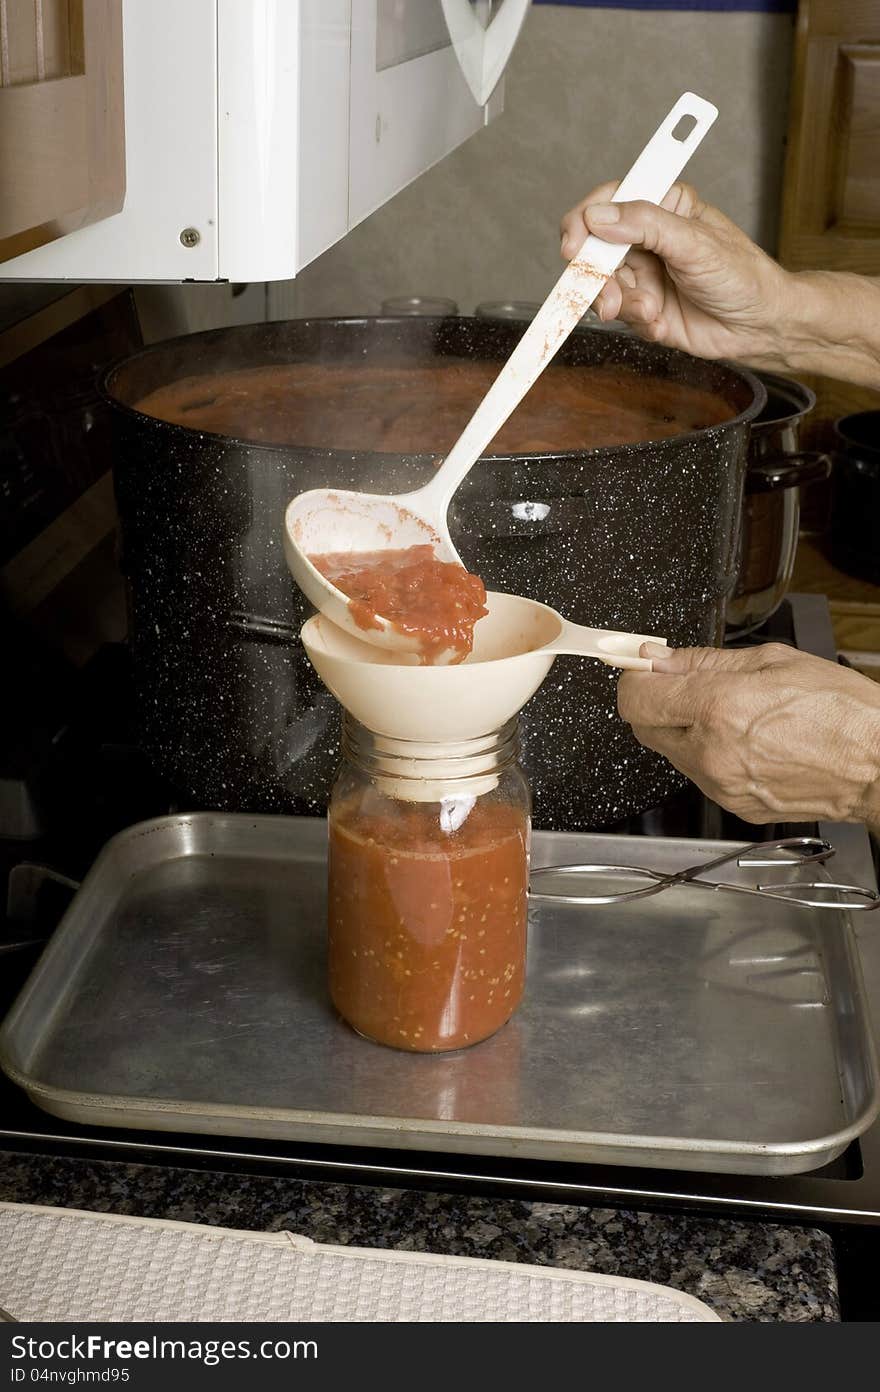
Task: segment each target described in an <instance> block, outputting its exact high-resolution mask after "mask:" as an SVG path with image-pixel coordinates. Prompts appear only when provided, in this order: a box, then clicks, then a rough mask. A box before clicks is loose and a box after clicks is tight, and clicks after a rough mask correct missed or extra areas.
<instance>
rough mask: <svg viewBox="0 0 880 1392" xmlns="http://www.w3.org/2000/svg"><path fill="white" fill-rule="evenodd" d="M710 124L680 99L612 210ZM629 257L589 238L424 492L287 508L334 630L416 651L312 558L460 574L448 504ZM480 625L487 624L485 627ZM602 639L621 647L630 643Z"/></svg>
mask: <svg viewBox="0 0 880 1392" xmlns="http://www.w3.org/2000/svg"><path fill="white" fill-rule="evenodd" d="M717 115H718V112H717V110H716V108H715V107H714V106H712V105H711V104H710V103H709V102H707V101H703V99H702V98H701V97H697V96H694V95H693V94H692V93H690V92H688V93H685V95H684V96H682V97H681V98H680V99H679V100H678V101H677V102H676V104H675V106H674V107H673V108H672V110H671V111H670V113H669V115H668V116H667V117H666V119H665V120H664V121H663V123H662V124H661V126H660V127H659V129H658V130H657V131H656V133H655V134H654V135H653V136H652V137H651V139H650V141H649V142H648V144H647V145H646V146H645V148H644V150H643V151H642V153H641V154H640V155H639V157H638V159H637V160H636V162H635V164H634V165H633V166H632V168H631V169H630V171H629V173H628V174H627V176H626V178H625V179H624V180H623V182H622V183H621V184H620V187H619V188H618V190H617V192H616V193H615V195H614V199H615V201H617V202H629V201H632V200H633V199H644V200H647V201H649V202H652V203H660V202H662V200H663V198H665V196H666V194H667V193H668V192H669V189H670V188H671V187H672V185H673V184H674V183H675V180H676V179H677V178H678V176H679V174H680V173H681V171H682V170H683V168H684V166H685V165H686V163H687V161H688V160H689V158H690V156H691V155H692V154H693V152H694V150H696V148H697V146H698V145H699V144H700V142H701V140H702V139H703V136H704V135H705V134H706V132H707V131H708V129H709V128H710V126H711V125H712V123H713V121H714V120H715V118H716V116H717ZM689 120H690V121H692V122H693V124H692V125H691V127H690V130H689V131H688V133H687V134H683V133H682V134H676V131H679V130H680V128H681V127H683V126H684V125H687V124H688V122H689ZM628 251H629V247H627V246H612V245H611V244H610V243H608V242H603V241H602V240H601V239H600V238H598V237H595V236H589V237H588V238H587V240H586V241H585V242H584V245H583V247H582V248H581V250H580V252H579V253H578V255H577V256H576V257H575V258H574V260H573V261H571V262H570V263H569V265H568V266H567V268H566V269H565V270H564V271H563V273H562V275H561V276H560V277H559V280H558V281H557V282H556V285H555V286H554V287H553V289H552V290H551V292H550V294H549V295H548V297H547V299H546V300H545V302H544V304H543V305H542V306H541V308H540V309H539V311H538V313H537V314H536V315H535V318H534V319H533V320H532V322H531V324H530V325H529V327H528V328H527V329H526V331H525V333H524V334H523V336H522V338H521V339H520V341H519V343H518V344H517V346H516V348H515V349H514V351H513V352H512V353H511V355H510V357H509V358H508V360H507V362H506V363H505V364H504V366H503V367H502V369H501V371H500V372H499V374H498V376H497V378H496V379H495V381H494V382H493V384H492V386H491V387H490V388H489V390H488V392H487V393H486V395H485V396H484V398H483V400H482V401H481V403H480V405H479V406H478V407H477V410H476V411H475V412H474V415H473V416H472V417H471V420H470V421H469V423H468V424H467V426H466V427H465V429H464V431H463V432H462V434H461V435H460V437H459V439H458V440H457V441H456V443H455V444H454V445H453V447H452V449H451V450H450V452H449V454H448V455H447V456H446V459H445V460H444V462H443V464H442V466H441V468H440V469H439V470H438V471H437V473H436V475H435V476H434V478H433V479H432V480H431V481H430V483H428V484H426V485H425V486H424V487H423V488H419V489H417V490H415V491H414V492H411V493H402V494H397V495H388V494H379V493H359V492H356V491H351V490H340V489H326V488H321V489H312V490H310V491H309V492H307V493H301V494H300V495H299V496H298V497H296V498H294V499H293V501H292V502H291V503H290V505H289V506H288V508H287V511H286V514H285V519H284V524H285V525H284V550H285V556H286V559H287V563H288V566H289V567H290V570H291V573H292V575H293V578H294V579H295V580H296V582H297V584H298V585H299V587H300V589H301V590H302V591H303V593H304V594H305V595H306V597H307V598H308V599H309V600H310V601H311V603H312V604H314V606H315V608H316V609H318V610H320V611H321V613H322V614H324V615H325V616H326V617H327V618H328V619H329V620H331V621H332V622H333V623H334V624H337V625H338V626H339V627H340V628H342V629H345V630H347V631H348V632H349V633H350V634H352V635H353V636H354V637H356V638H358V639H360V640H361V641H365V642H368V643H371V644H375V645H377V646H379V647H382V648H390V649H394V650H396V651H397V652H398V653H407V652H410V653H414V652H417V651H418V648H419V641H418V638H417V637H414V636H412V635H407V634H404V633H401V632H400V631H399V630H398V628H397V627H396V626H394V625H393V624H391V623H390V622H389V621H388V620H387V619H386V618H384V617H383V616H382V615H377V616H376V627H373V628H369V629H366V630H365V629H364V628H362V627H359V626H358V625H357V624H356V622H355V620H354V617H353V615H352V613H351V610H350V608H349V601H348V596H347V595H345V594H343V592H342V591H341V590H339V589H337V588H336V586H335V585H333V584H332V583H331V582H330V581H329V580H327V579H326V578H325V577H324V576H323V575H322V574H321V572H320V571H319V570H318V569H317V568H316V567H315V566H314V565H313V564H312V562H311V560H310V559H309V556H317V555H326V554H328V553H338V552H349V551H351V552H375V551H383V550H389V549H394V550H403V549H405V548H408V547H411V546H418V545H422V546H424V545H425V544H426V543H429V544H431V545H432V547H433V550H434V554H435V555H436V557H437V558H438V560H441V561H450V562H453V563H456V564H458V565H461V564H462V562H461V559H460V557H459V555H458V552H457V551H456V549H455V547H454V546H453V544H452V540H451V538H450V535H449V529H448V526H447V521H446V513H447V509H448V507H449V503H450V500H451V498H452V495H453V494H454V493H455V490H456V489H457V488H458V486H459V484H460V483H461V481H462V479H464V477H465V476H466V474H467V473H468V472H469V470H470V469H471V468H472V466H473V465H474V464H475V463H476V461H477V460H478V459H479V458H480V456H481V454H483V452H484V451H485V449H486V447H487V445H488V444H489V443H490V441H491V440H492V439H494V437H495V435H496V434H497V433H498V431H499V430H500V429H501V427H502V425H503V424H504V422H505V421H506V420H507V418H508V417H509V416H510V414H511V413H512V412H513V411H514V410H515V408H516V407H517V406H518V405H519V403H520V401H521V400H522V399H523V397H524V396H525V394H526V392H527V391H528V390H529V388H530V387H531V386H532V385H533V384H534V382H535V381H536V380H537V378H538V377H539V376H540V374H541V373H542V372H543V370H544V368H545V367H546V366H547V364H548V363H549V362H550V360H551V359H552V358H553V356H554V354H555V353H556V351H557V349H558V348H560V347H561V345H562V344H563V343H564V342H565V340H566V339H567V338H568V336H569V334H570V333H571V332H572V330H573V329H574V328H575V327H576V325H577V324H578V323H579V321H580V320H581V318H582V317H583V315H584V314H585V313H586V311H587V310H588V309H589V307H590V305H591V304H592V303H593V300H594V299H595V298H596V296H597V295H598V293H599V291H600V290H601V289H602V286H603V285H604V284H605V282H606V280H607V279H608V277H609V276H610V275H611V274H612V273H613V272H614V271H615V270H616V269H617V267H618V266H619V265H620V264H621V262H622V261H623V260H624V258H625V257H626V254H627V252H628ZM524 602H528V601H524ZM479 622H480V624H487V623H489V622H490V619H489V618H486V619H482V620H480V621H479ZM594 632H595V630H594ZM609 636H613V637H614V638H615V639H619V638H621V637H624V638H625V637H627V636H631V635H609ZM632 637H633V643H634V644H635V646H633V645H632V644H630V645H629V649H628V656H629V658H630V659H632V661H631V662H630V663H628V664H627V665H635V664H636V663H637V665H644V666H646V667H647V666H650V662H649V661H648V660H647V659H639V658H638V646H639V641H640V640H639V639H638V638H637V637H636V636H632ZM579 650H580V651H581V652H585V651H589V655H592V656H597V657H600V658H602V660H603V661H608V662H610V663H612V665H617V663H616V660H615V654H614V653H613V652H612V653H609V652H608V651H607V650H606V651H605V652H603V651H602V650H601V649H600V648H599V647H598V646H597V647H596V649H595V651H592V650H585V649H584V648H583V647H581V648H580V649H579ZM616 652H617V655H627V649H626V645H623V646H621V644H620V643H619V642H618V643H617V644H616ZM453 656H454V654H453V653H452V652H451V651H450V652H448V653H444V654H441V655H440V657H439V658H438V662H439V663H441V664H442V663H443V662H445V661H449V660H450V659H451V658H452V657H453Z"/></svg>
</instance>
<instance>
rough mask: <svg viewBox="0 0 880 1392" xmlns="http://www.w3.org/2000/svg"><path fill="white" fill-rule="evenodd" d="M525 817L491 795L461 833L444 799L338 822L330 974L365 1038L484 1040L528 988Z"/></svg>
mask: <svg viewBox="0 0 880 1392" xmlns="http://www.w3.org/2000/svg"><path fill="white" fill-rule="evenodd" d="M528 837H529V821H528V816H527V814H526V813H525V812H524V811H523V810H521V809H519V808H517V807H514V806H511V805H508V804H505V803H499V802H493V801H491V800H486V799H481V800H479V801H478V802H477V803H476V805H475V806H474V807H473V808H472V809H471V811H470V814H469V815H468V816H467V818H466V819H465V821H464V822H463V824H462V825H461V826H460V827H459V828H458V829H457V830H455V831H452V832H449V833H446V832H443V831H442V830H441V828H440V826H439V824H438V809H437V806H436V804H433V805H432V804H419V803H411V804H407V805H400V804H398V805H397V806H396V807H395V809H394V811H393V812H392V813H382V812H366V811H363V810H360V809H357V808H355V807H354V806H353V805H352V806H348V805H346V803H345V802H342V803H341V804H340V805H339V806H338V807H336V808H334V809H333V811H332V814H331V817H330V850H329V857H330V879H329V934H330V936H329V976H330V992H331V996H332V998H333V1003H334V1004H335V1006H336V1008H337V1010H338V1011H339V1013H340V1014H341V1015H342V1016H343V1017H344V1018H345V1019H346V1020H347V1021H348V1022H349V1024H350V1025H352V1026H353V1027H354V1028H355V1029H356V1030H357V1031H358V1032H359V1033H360V1034H363V1035H366V1036H367V1037H368V1038H369V1039H373V1040H375V1041H377V1042H378V1043H380V1044H388V1045H391V1046H393V1047H394V1048H396V1049H408V1050H411V1051H416V1052H423V1053H433V1052H438V1051H441V1050H448V1049H460V1048H465V1047H467V1046H469V1045H471V1044H476V1043H477V1042H478V1041H479V1040H481V1039H486V1038H488V1037H489V1035H491V1034H494V1033H495V1031H496V1030H498V1029H500V1027H501V1026H502V1025H503V1024H504V1023H505V1022H506V1021H507V1020H509V1019H510V1016H511V1015H512V1014H513V1012H514V1011H515V1009H516V1007H517V1005H518V1004H519V1001H520V998H521V996H522V992H523V987H524V983H525V964H526V924H527V914H528Z"/></svg>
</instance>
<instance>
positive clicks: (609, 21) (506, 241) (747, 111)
mask: <svg viewBox="0 0 880 1392" xmlns="http://www.w3.org/2000/svg"><path fill="white" fill-rule="evenodd" d="M792 37H793V17H792V16H791V15H786V14H760V13H757V14H756V13H726V14H725V13H717V12H716V13H706V12H703V13H699V12H693V11H660V12H658V11H642V10H629V9H627V10H613V9H612V10H606V9H595V10H594V9H585V8H581V7H580V6H566V5H540V6H533V7H532V10H531V12H530V13H529V15H528V17H527V19H526V23H525V26H524V28H523V32H522V35H521V37H520V40H519V43H518V45H517V48H516V51H515V53H514V55H513V58H512V60H511V65H510V68H509V70H508V75H507V90H506V110H505V112H504V115H503V116H501V117H500V118H499V119H498V120H496V121H495V122H494V123H493V124H492V125H491V126H489V127H487V128H486V129H485V130H483V131H482V132H480V134H478V135H476V136H474V137H473V139H471V140H470V141H469V142H468V143H467V144H466V145H464V146H462V147H461V149H459V150H457V151H455V152H454V153H453V154H452V155H450V156H449V157H448V158H447V159H445V160H443V161H442V162H441V163H440V164H439V165H437V166H436V167H435V168H434V169H432V170H431V171H430V172H429V173H427V174H425V175H423V176H422V177H421V178H420V179H418V180H416V182H415V183H414V184H412V185H411V186H410V187H409V188H407V189H404V191H403V192H402V193H400V194H398V196H397V197H396V198H395V199H393V200H392V201H391V202H390V203H389V204H387V205H386V206H385V207H384V208H381V209H380V210H379V211H378V212H377V213H375V214H373V216H372V217H370V218H369V219H368V220H367V221H366V222H365V223H362V224H361V226H360V227H358V228H356V229H355V230H354V232H352V233H351V234H350V235H349V236H348V237H347V238H346V239H345V240H344V241H343V242H341V243H339V245H337V246H335V247H333V248H331V249H330V250H329V251H328V252H326V253H325V254H324V255H323V256H321V257H319V259H318V260H317V261H315V262H314V263H313V264H312V265H311V266H308V267H306V269H305V270H304V271H303V272H302V273H301V274H300V276H299V277H298V278H297V279H296V280H295V281H290V282H286V283H282V284H277V285H272V286H270V287H269V288H268V292H265V291H264V289H263V287H258V286H251V287H249V288H248V289H247V290H246V291H245V292H244V293H243V294H241V295H239V296H238V297H235V298H233V296H232V293H231V291H230V289H229V287H226V286H186V287H183V288H182V289H174V290H171V291H168V290H149V291H146V292H139V296H138V298H139V301H141V302H142V305H143V318H144V328H145V332H146V334H147V336H148V337H150V338H154V337H160V336H162V335H163V334H164V333H169V332H182V331H183V330H184V328H185V327H189V328H191V329H196V328H203V327H210V326H212V325H213V324H220V323H232V322H245V321H247V320H254V319H261V318H263V317H264V315H265V314H266V313H267V312H268V315H269V317H271V318H284V317H287V316H288V315H300V314H348V313H358V312H364V313H376V312H377V311H378V309H379V307H380V305H381V302H382V300H383V299H384V298H386V297H387V296H389V295H396V294H420V295H442V296H446V297H448V298H451V299H453V300H455V301H456V302H457V303H458V305H459V307H460V309H461V310H462V311H463V312H466V313H469V312H470V311H471V310H472V309H473V307H474V306H475V304H476V303H477V302H478V301H480V300H484V299H508V298H515V299H525V300H542V299H543V298H544V296H545V295H546V293H547V290H548V289H549V287H550V285H551V284H552V282H553V279H554V278H555V276H556V275H557V274H558V272H559V270H560V267H561V262H560V260H559V251H558V247H559V240H558V224H559V219H560V216H561V215H562V213H563V212H564V211H565V210H566V209H567V208H569V207H570V206H571V205H572V204H573V203H575V202H576V201H577V200H578V199H579V198H581V197H582V196H583V194H584V193H586V192H587V190H588V189H589V188H590V187H591V186H592V185H593V184H595V183H597V182H598V181H600V180H602V179H606V178H610V177H613V176H615V175H618V174H621V173H623V172H624V171H625V169H626V168H627V165H628V164H629V163H630V162H631V160H632V158H633V156H634V155H635V154H636V153H637V152H638V149H639V148H640V146H641V144H642V143H643V142H644V140H645V139H646V138H647V136H648V135H649V134H650V133H651V131H652V130H653V129H654V126H655V124H656V123H657V122H658V121H659V120H660V119H661V117H662V116H663V115H664V114H665V112H666V110H667V109H668V108H669V106H671V105H672V102H673V101H674V100H675V98H676V97H678V96H679V95H680V93H681V92H682V91H683V90H685V89H686V88H692V89H693V90H694V91H696V92H699V93H700V94H701V95H703V96H706V97H708V98H710V99H711V100H712V101H714V102H715V103H716V104H717V106H718V107H719V109H720V112H721V116H720V119H719V121H718V123H717V125H716V126H715V128H714V130H713V131H712V134H711V136H710V137H709V138H708V139H707V141H706V142H705V145H704V147H703V149H702V150H701V151H700V152H699V153H698V154H697V155H696V156H695V158H694V160H693V162H692V164H691V166H690V168H689V173H688V176H689V178H691V180H692V181H693V182H694V183H696V184H697V185H698V187H699V188H700V189H701V191H702V192H703V193H704V194H705V195H706V196H707V197H708V198H710V199H711V200H712V201H713V202H716V203H717V204H719V205H720V206H721V207H722V208H723V209H724V210H725V212H727V213H728V214H729V215H730V216H731V217H733V218H734V219H735V220H736V221H737V222H739V223H740V224H741V225H742V226H743V227H744V228H745V229H746V230H747V231H748V232H749V233H750V234H751V235H752V236H753V237H756V238H757V239H758V241H760V242H761V243H762V245H764V246H765V247H767V248H768V249H769V250H771V251H772V250H773V249H774V247H775V240H776V225H777V217H778V207H779V196H780V187H781V179H782V163H783V149H784V140H785V128H786V120H787V104H788V85H789V68H790V60H791V49H792Z"/></svg>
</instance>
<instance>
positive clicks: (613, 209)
mask: <svg viewBox="0 0 880 1392" xmlns="http://www.w3.org/2000/svg"><path fill="white" fill-rule="evenodd" d="M616 188H617V184H616V183H607V184H601V185H599V187H598V188H595V189H593V190H592V192H591V193H588V194H587V196H586V198H584V199H583V200H582V201H581V202H580V203H578V205H577V206H576V207H575V208H572V210H571V212H569V213H566V215H565V217H564V218H563V219H562V224H561V231H562V255H563V256H564V257H565V259H566V260H571V258H572V257H573V256H574V255H575V254H576V253H577V252H578V251H579V250H580V248H581V245H582V244H583V242H584V240H585V238H586V236H587V233H588V232H594V233H595V234H596V235H597V236H598V237H601V238H602V239H603V240H604V241H607V242H615V243H618V244H620V243H625V244H631V250H630V251H629V252H628V253H627V257H626V260H625V261H624V262H623V265H622V266H621V267H620V268H619V270H618V271H617V272H616V274H615V275H614V276H613V277H612V278H611V279H610V280H609V281H608V282H607V283H606V285H605V287H604V289H603V290H602V291H601V293H600V294H599V296H598V298H597V299H596V301H595V302H594V306H593V307H594V309H595V310H596V311H597V313H598V314H599V317H600V318H601V319H603V320H608V319H618V318H619V319H623V320H624V321H625V322H626V323H628V324H631V325H632V326H633V328H634V329H636V330H637V332H638V333H639V334H640V335H641V336H642V337H643V338H647V339H652V340H655V341H657V342H660V343H665V344H667V345H668V346H670V347H672V348H682V349H684V350H685V351H687V352H689V353H693V354H695V356H697V357H701V358H738V359H741V360H744V361H748V362H753V363H758V364H760V363H761V362H762V361H764V360H766V363H767V365H770V366H773V365H775V364H777V363H778V361H779V358H780V355H781V352H782V346H781V345H780V343H779V340H778V331H779V328H780V325H781V324H784V322H785V319H786V317H787V315H786V312H785V311H786V307H787V302H788V301H789V299H790V297H791V295H792V284H793V282H794V277H793V276H791V275H790V274H789V273H788V272H786V271H784V270H783V269H782V267H781V266H779V265H778V264H777V263H776V262H775V261H773V260H771V258H770V257H769V256H767V255H766V254H765V252H763V251H762V250H761V249H760V247H758V246H756V245H755V243H754V242H753V241H751V240H750V238H749V237H747V236H746V234H745V232H742V231H740V229H739V228H738V227H737V226H736V225H735V224H734V223H732V222H731V221H730V219H729V218H726V217H725V216H724V214H723V213H721V212H719V211H718V209H717V208H713V207H711V206H710V205H709V204H708V203H704V202H703V201H702V199H701V198H699V196H698V195H697V193H696V192H695V191H694V189H692V188H690V187H689V186H688V185H687V184H675V185H674V187H673V188H672V189H671V190H670V192H669V193H668V194H667V196H666V198H664V200H663V203H662V205H661V206H660V207H656V206H655V205H654V204H653V203H644V202H639V203H612V202H611V197H612V194H613V193H614V191H615V189H616Z"/></svg>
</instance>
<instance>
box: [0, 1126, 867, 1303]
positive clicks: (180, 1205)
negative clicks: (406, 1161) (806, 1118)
mask: <svg viewBox="0 0 880 1392" xmlns="http://www.w3.org/2000/svg"><path fill="white" fill-rule="evenodd" d="M0 1200H3V1201H6V1202H11V1203H28V1204H47V1205H51V1206H57V1207H61V1208H80V1209H87V1210H92V1211H94V1212H100V1213H121V1214H131V1215H138V1216H140V1217H145V1218H171V1219H176V1220H178V1221H181V1222H188V1223H205V1224H210V1225H216V1226H218V1227H226V1228H246V1229H250V1230H253V1231H261V1232H277V1231H279V1230H282V1229H285V1228H286V1229H289V1230H290V1231H292V1232H296V1233H302V1234H304V1235H305V1236H306V1237H311V1238H313V1239H315V1241H318V1242H326V1243H340V1244H344V1245H352V1246H358V1247H388V1248H397V1249H399V1250H401V1251H411V1252H437V1253H447V1254H450V1255H456V1256H467V1257H484V1258H486V1257H489V1258H492V1257H494V1258H497V1259H499V1260H502V1261H521V1262H531V1263H534V1264H535V1265H539V1266H558V1267H567V1268H569V1269H574V1270H584V1271H595V1272H601V1273H603V1274H606V1275H615V1276H631V1277H636V1278H638V1279H640V1280H645V1281H656V1282H658V1283H659V1284H661V1285H669V1286H672V1287H674V1288H675V1289H676V1290H682V1291H687V1292H688V1293H689V1294H691V1295H695V1296H697V1297H698V1298H699V1299H700V1300H703V1301H705V1302H706V1304H707V1305H709V1306H711V1307H712V1309H714V1310H715V1311H717V1313H718V1314H719V1315H721V1316H722V1318H724V1319H728V1320H753V1321H754V1320H757V1321H762V1322H775V1321H786V1322H788V1321H792V1322H818V1321H835V1320H838V1319H839V1318H840V1314H839V1306H838V1296H837V1276H836V1270H835V1261H834V1250H833V1245H832V1241H831V1238H830V1236H829V1235H828V1234H827V1233H825V1232H823V1231H821V1230H820V1229H817V1228H804V1227H789V1226H784V1225H781V1224H776V1223H766V1222H752V1221H748V1222H739V1221H734V1220H731V1219H727V1218H713V1217H708V1216H700V1217H694V1216H688V1215H685V1214H682V1213H671V1214H660V1213H647V1212H641V1211H636V1210H632V1209H610V1208H583V1207H580V1206H577V1205H574V1204H556V1203H530V1202H529V1203H527V1202H524V1201H521V1200H518V1199H505V1198H482V1197H473V1196H461V1195H455V1194H446V1193H433V1192H426V1191H419V1190H408V1189H386V1188H376V1187H368V1186H361V1185H349V1184H337V1183H327V1182H324V1181H321V1182H314V1181H305V1180H299V1179H293V1178H287V1177H277V1176H271V1175H256V1174H224V1173H213V1172H206V1171H203V1170H198V1171H196V1170H188V1169H183V1168H176V1167H170V1166H165V1165H135V1164H123V1163H121V1162H119V1161H115V1160H114V1161H107V1160H100V1161H95V1160H86V1159H80V1158H70V1157H58V1156H46V1155H28V1154H23V1153H19V1152H15V1153H12V1152H0Z"/></svg>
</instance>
